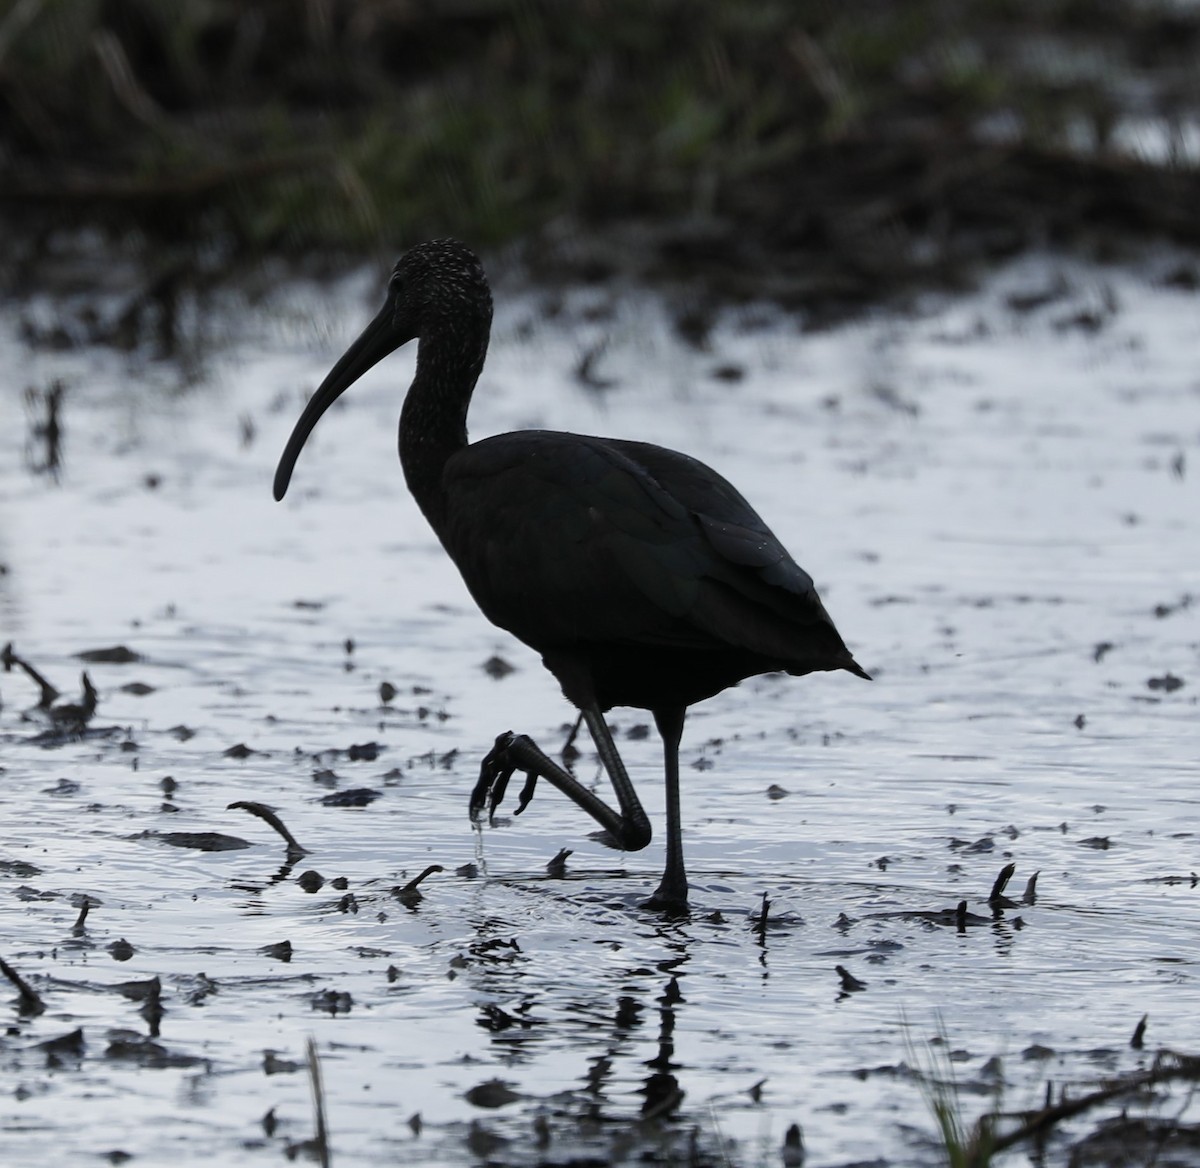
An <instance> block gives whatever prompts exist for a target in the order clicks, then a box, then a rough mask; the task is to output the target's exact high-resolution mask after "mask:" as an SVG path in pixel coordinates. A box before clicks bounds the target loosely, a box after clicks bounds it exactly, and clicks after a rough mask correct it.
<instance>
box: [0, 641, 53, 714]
mask: <svg viewBox="0 0 1200 1168" xmlns="http://www.w3.org/2000/svg"><path fill="white" fill-rule="evenodd" d="M0 664H3V665H4V672H5V673H10V672H12V667H13V666H14V665H16V666H17V667H18V668H20V669H23V670H25V672H26V673H27V674H28V675H29V679H30V681H32V682H33V684H34V685H36V686H37V687H38V689H39V690H41V694H42V696H41V697H40V698H39V699H38V704H37V708H38V709H39V710H48V709H49V708H50V706H51V705H52V704H53V703H54V702H55V701H57V699H58V698H60V697H61V696H62V695H61V694H60V693H59V691H58V690H56V689H55V688H54V686H52V685H51V684H50V683H49V682H48V681H47V680H46V679H45V678H44V677H43V676H42V675H41V674H40V673H38V671H37V670H36V669H34V667H33V666H32V665H30V664H29V662H28V661H26V660H25V659H24V658H23V657H18V656H17V655H16V653H14V652H13V647H12V642H11V641H9V642H8V644H7V645H5V646H4V649H3V651H2V652H0Z"/></svg>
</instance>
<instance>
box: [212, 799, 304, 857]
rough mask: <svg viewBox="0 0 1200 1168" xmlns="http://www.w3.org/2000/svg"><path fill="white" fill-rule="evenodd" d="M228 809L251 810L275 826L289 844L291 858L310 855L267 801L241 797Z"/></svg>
mask: <svg viewBox="0 0 1200 1168" xmlns="http://www.w3.org/2000/svg"><path fill="white" fill-rule="evenodd" d="M225 810H226V811H235V810H241V811H249V812H250V814H251V815H257V816H258V818H259V819H261V820H263V821H264V822H265V823H267V824H269V825H270V826H271V827H273V828H274V829H275V830H276V831H277V832H278V833H279V834H280V835H281V836H283V839H284V842H285V843H286V844H287V856H288V859H289V860H298V859H300V857H301V856H307V855H308V849H307V848H305V847H301V846H300V844H299V843H297V842H296V837H295V836H294V835H292V833H291V832H290V831H288V829H287V828H286V827H285V826H284V823H283V820H282V819H280V818H279V816H278V815H276V814H275V812H274V811H272V810H271V808H270V807H268V806H267V805H266V804H265V803H255V802H253V801H252V800H250V799H239V800H237V802H236V803H230V804H229V806H228V807H226V809H225Z"/></svg>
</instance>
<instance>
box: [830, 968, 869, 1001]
mask: <svg viewBox="0 0 1200 1168" xmlns="http://www.w3.org/2000/svg"><path fill="white" fill-rule="evenodd" d="M833 968H834V969H835V970H836V971H837V975H838V977H839V978H841V980H842V993H844V994H856V993H858V992H859V991H860V990H865V989H866V988H867V983H866V982H865V981H859V980H858V978H856V977H855V976H854V974H852V973H851V972H850V971H849V970H848V969H847V968H846V967H845V966H844V965H835V966H834V967H833Z"/></svg>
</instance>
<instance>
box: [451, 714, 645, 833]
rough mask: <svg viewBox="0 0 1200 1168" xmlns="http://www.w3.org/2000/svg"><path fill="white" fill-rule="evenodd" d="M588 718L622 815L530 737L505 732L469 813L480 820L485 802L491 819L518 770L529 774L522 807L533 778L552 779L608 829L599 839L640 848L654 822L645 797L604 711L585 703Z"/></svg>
mask: <svg viewBox="0 0 1200 1168" xmlns="http://www.w3.org/2000/svg"><path fill="white" fill-rule="evenodd" d="M583 716H584V720H585V721H586V722H587V724H588V729H589V730H590V731H591V732H592V738H593V739H594V740H595V743H596V749H597V750H598V751H599V753H600V761H601V762H602V763H603V764H604V769H605V770H606V771H607V772H608V777H609V781H610V782H611V783H612V785H613V791H614V792H615V793H616V796H617V803H618V804H619V805H620V808H621V810H620V813H619V814H618V813H617V812H616V811H614V810H613V809H612V808H611V807H609V806H608V804H607V803H605V802H604V801H603V800H602V799H600V798H599V797H598V796H597V795H595V794H594V793H593V792H591V791H590V790H588V788H587V787H585V786H584V785H583V784H582V783H581V782H580V781H579V780H578V779H576V778H575V777H574V775H571V774H568V773H567V772H566V771H565V770H564V769H563V768H562V767H561V766H559V765H558V763H556V762H554V761H552V760H551V759H549V758H547V757H546V755H545V754H543V753H542V751H541V750H540V749H539V748H538V746H537V745H536V743H534V742H533V740H532V739H530V738H528V737H526V736H525V735H524V734H513V733H512V732H511V731H506V732H505V733H504V734H501V735H500V737H499V738H497V739H496V744H495V746H493V747H492V749H491V750H490V751H488V754H487V757H486V758H485V759H484V760H483V765H482V767H481V768H480V772H479V782H478V783H476V784H475V790H474V791H473V792H472V793H471V816H472V818H474V819H478V818H479V815H480V813H481V812H482V811H483V808H484V805H485V804H486V805H487V807H488V815H489V817H490V816H491V815H492V814H494V813H495V810H496V808H497V807H498V806H499V805H500V801H501V800H502V799H503V798H504V792H505V789H506V788H507V786H508V780H509V778H510V777H511V776H512V774H513V773H514V772H515V771H523V772H524V773H525V774H526V775H528V776H529V781H527V782H526V784H525V790H524V791H523V792H522V794H521V800H522V801H521V808H520V809H521V810H523V809H524V806H525V804H526V803H528V801H529V798H530V797H531V796H532V793H533V785H532V784H533V781H535V780H536V778H538V777H540V778H543V779H545V780H546V781H547V782H550V783H553V784H554V786H556V787H557V788H558V789H559V790H560V791H561V792H562V793H563V794H564V795H566V796H567V798H569V799H571V800H573V801H574V802H575V803H577V804H578V805H579V806H580V807H582V808H583V809H584V811H586V812H587V813H588V814H589V815H590V816H591V817H592V818H593V819H594V820H595V821H596V822H597V823H598V824H600V826H601V827H602V828H603V829H604V831H603V833H602V834H601V835H600V836H599V837H598V838H599V839H600V841H601V842H602V843H605V844H607V845H608V846H609V847H613V848H619V849H620V850H621V851H626V852H636V851H640V850H641V849H642V848H644V847H645V846H646V845H647V844H648V843H649V842H650V835H651V832H650V820H649V818H648V817H647V815H646V812H645V810H644V809H643V808H642V804H641V800H639V799H638V797H637V792H636V791H635V790H634V789H633V783H631V782H630V780H629V775H628V773H627V772H626V770H625V764H624V763H623V762H622V761H621V756H620V755H619V754H618V753H617V748H616V745H615V744H614V743H613V740H612V735H611V734H610V733H609V730H608V726H607V725H606V724H605V722H604V717H603V715H602V714H601V713H600V710H599V709H598V708H597V707H595V706H592V707H585V708H584V711H583Z"/></svg>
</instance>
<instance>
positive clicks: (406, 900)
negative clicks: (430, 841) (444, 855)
mask: <svg viewBox="0 0 1200 1168" xmlns="http://www.w3.org/2000/svg"><path fill="white" fill-rule="evenodd" d="M445 870H446V869H445V868H443V867H442V866H441V864H430V865H429V867H428V868H426V869H425V871H424V872H422V873H421V874H420V876H414V877H413V878H412V879H411V880H410V881H409V882H408V883H407V884H405V885H404V886H403V887H402V888H393V889H392V895H393V896H394V897H395V898H396V899H397V900H398V901H399V902H400V903H401V904H403V905H404V906H405V907H406V908H412V907H413V905H415V904H417V903H418V902H419V901H421V900H423V899H424V896H425V894H424V893H423V892H422V891H421V888H420V884H421V881H422V880H424V879H425V877H426V876H431V875H433V873H434V872H444V871H445Z"/></svg>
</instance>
